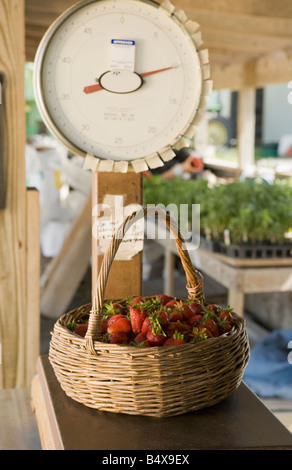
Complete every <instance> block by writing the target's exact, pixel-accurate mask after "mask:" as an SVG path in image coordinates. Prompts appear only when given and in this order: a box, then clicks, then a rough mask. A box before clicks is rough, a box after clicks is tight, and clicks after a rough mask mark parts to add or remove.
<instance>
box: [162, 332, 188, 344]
mask: <svg viewBox="0 0 292 470" xmlns="http://www.w3.org/2000/svg"><path fill="white" fill-rule="evenodd" d="M185 343H186V341H185V338H184V335H183V334H182V333H178V332H176V333H174V335H173V336H172V337H171V338H167V340H165V341H164V343H163V346H179V345H181V344H185Z"/></svg>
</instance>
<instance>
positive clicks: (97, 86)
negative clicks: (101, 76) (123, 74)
mask: <svg viewBox="0 0 292 470" xmlns="http://www.w3.org/2000/svg"><path fill="white" fill-rule="evenodd" d="M173 68H174V67H172V66H171V67H165V68H164V69H157V70H151V72H145V73H141V74H140V77H149V75H154V74H155V73H160V72H164V71H165V70H170V69H173ZM99 90H103V88H102V86H101V85H100V84H99V83H96V84H95V85H89V86H86V87H85V88H84V90H83V91H84V93H86V94H89V93H94V92H95V91H99Z"/></svg>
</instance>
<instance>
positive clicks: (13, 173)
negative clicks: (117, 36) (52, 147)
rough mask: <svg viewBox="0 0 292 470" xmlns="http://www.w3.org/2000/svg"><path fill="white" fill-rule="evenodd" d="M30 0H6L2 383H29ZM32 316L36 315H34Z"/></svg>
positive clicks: (1, 26) (1, 48)
mask: <svg viewBox="0 0 292 470" xmlns="http://www.w3.org/2000/svg"><path fill="white" fill-rule="evenodd" d="M24 45H25V31H24V0H1V1H0V77H1V83H2V100H1V104H0V107H1V122H0V126H1V129H2V130H1V132H0V135H1V138H2V142H1V149H0V160H1V164H0V167H1V181H0V186H1V188H4V189H5V194H2V195H1V209H0V240H1V243H0V343H1V349H2V355H1V361H0V362H1V364H0V389H1V388H7V389H8V388H20V387H24V386H26V385H27V383H26V377H27V355H28V348H29V347H30V345H29V344H27V331H28V328H29V325H27V322H28V318H27V310H26V308H27V301H26V287H27V283H26V276H27V252H26V248H27V230H26V220H27V217H26V214H27V197H26V187H25V98H24V97H25V94H24V64H25V56H24ZM30 321H33V319H32V318H30Z"/></svg>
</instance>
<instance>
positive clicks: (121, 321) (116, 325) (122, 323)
mask: <svg viewBox="0 0 292 470" xmlns="http://www.w3.org/2000/svg"><path fill="white" fill-rule="evenodd" d="M131 330H132V328H131V323H130V321H129V320H128V318H127V317H126V316H125V315H122V318H118V319H117V320H116V321H115V322H113V323H111V325H110V326H108V328H107V332H108V333H110V334H111V333H114V332H119V333H130V331H131Z"/></svg>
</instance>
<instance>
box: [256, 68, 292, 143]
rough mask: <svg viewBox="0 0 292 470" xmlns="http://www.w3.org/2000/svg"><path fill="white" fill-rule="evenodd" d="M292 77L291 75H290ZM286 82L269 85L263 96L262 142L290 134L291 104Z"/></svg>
mask: <svg viewBox="0 0 292 470" xmlns="http://www.w3.org/2000/svg"><path fill="white" fill-rule="evenodd" d="M291 79H292V77H291ZM289 92H290V93H291V88H288V83H283V84H279V85H278V84H277V85H269V86H267V87H266V88H265V89H264V96H263V129H262V132H263V134H262V135H263V142H265V143H269V142H279V141H280V139H281V137H282V136H284V135H289V134H290V135H292V104H289V102H288V94H289Z"/></svg>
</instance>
